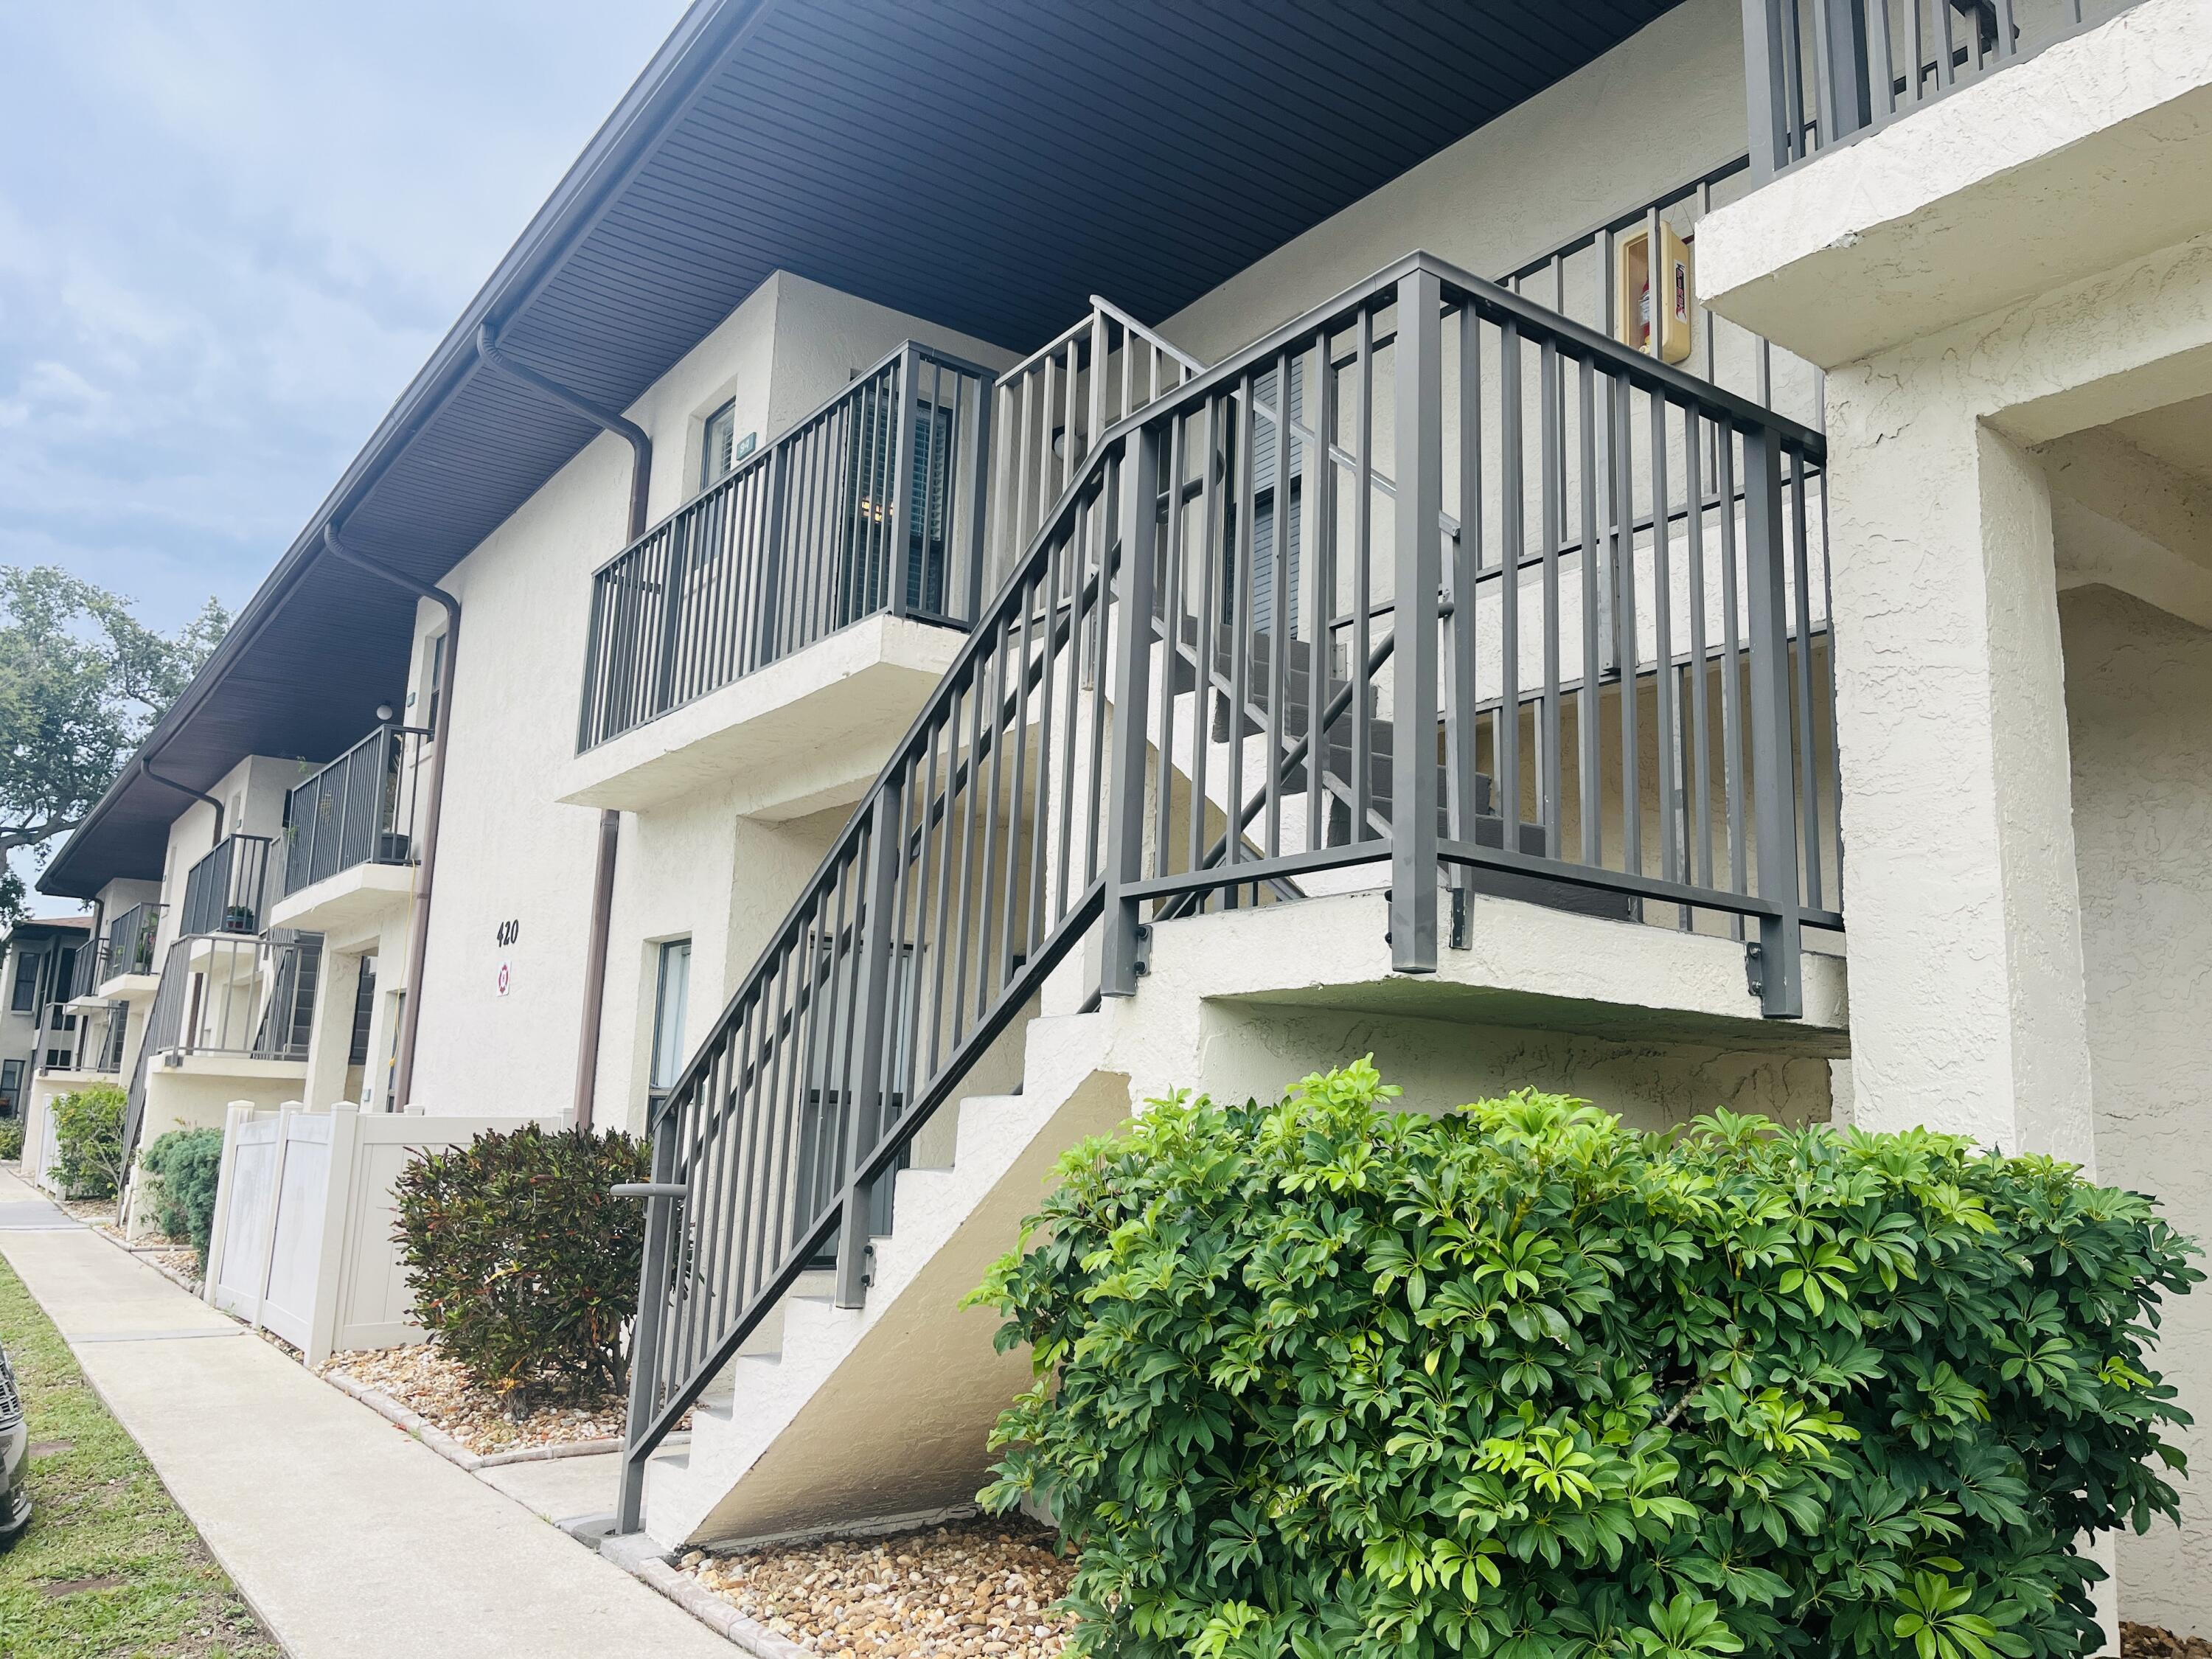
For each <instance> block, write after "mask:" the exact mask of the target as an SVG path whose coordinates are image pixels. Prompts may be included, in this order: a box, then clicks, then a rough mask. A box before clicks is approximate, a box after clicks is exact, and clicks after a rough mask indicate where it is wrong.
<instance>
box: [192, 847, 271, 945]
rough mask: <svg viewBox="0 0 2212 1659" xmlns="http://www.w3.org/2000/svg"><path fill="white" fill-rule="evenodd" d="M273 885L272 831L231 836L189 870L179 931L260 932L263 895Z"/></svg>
mask: <svg viewBox="0 0 2212 1659" xmlns="http://www.w3.org/2000/svg"><path fill="white" fill-rule="evenodd" d="M268 890H269V837H268V836H244V835H230V836H224V837H223V838H222V840H221V841H219V842H216V844H215V848H214V850H213V851H211V852H210V853H209V854H207V855H206V856H205V857H204V858H203V859H201V860H200V861H199V862H198V863H197V864H195V865H194V866H192V867H191V872H190V873H189V874H188V875H186V876H185V905H184V909H183V910H182V912H181V913H180V914H179V916H178V919H177V931H178V932H179V933H258V932H259V931H260V927H261V905H262V901H263V899H264V897H265V896H266V895H267V893H268Z"/></svg>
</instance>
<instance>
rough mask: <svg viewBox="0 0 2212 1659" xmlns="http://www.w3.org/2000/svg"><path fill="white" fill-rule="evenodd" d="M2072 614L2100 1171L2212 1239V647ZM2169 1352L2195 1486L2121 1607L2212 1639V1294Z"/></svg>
mask: <svg viewBox="0 0 2212 1659" xmlns="http://www.w3.org/2000/svg"><path fill="white" fill-rule="evenodd" d="M2060 613H2061V617H2062V620H2063V627H2064V630H2065V645H2066V703H2067V715H2068V720H2069V724H2070V726H2071V735H2072V739H2073V741H2072V750H2073V785H2074V836H2075V852H2076V855H2077V858H2078V860H2079V867H2080V871H2081V945H2082V955H2083V958H2084V961H2085V963H2086V966H2087V977H2088V991H2089V996H2088V1004H2089V1041H2090V1048H2091V1051H2092V1054H2093V1090H2094V1099H2095V1103H2096V1118H2097V1169H2098V1174H2099V1176H2100V1178H2101V1179H2103V1180H2104V1181H2106V1182H2109V1183H2110V1184H2112V1185H2113V1186H2116V1187H2124V1188H2130V1189H2132V1190H2134V1191H2136V1192H2144V1193H2150V1194H2154V1195H2155V1196H2156V1197H2157V1198H2158V1199H2159V1200H2160V1205H2161V1206H2162V1208H2163V1209H2164V1211H2165V1212H2166V1217H2167V1218H2168V1219H2169V1220H2171V1221H2172V1223H2173V1225H2175V1226H2176V1227H2178V1228H2179V1229H2180V1230H2181V1231H2183V1232H2185V1233H2187V1234H2189V1235H2191V1237H2195V1238H2197V1239H2199V1240H2212V1112H2208V1108H2212V1036H2208V1034H2207V1030H2206V1025H2205V1018H2204V1011H2205V1007H2206V1005H2207V1000H2208V997H2212V725H2208V724H2207V722H2206V719H2205V711H2206V710H2207V709H2212V634H2208V633H2206V632H2205V631H2204V630H2203V629H2198V628H2195V627H2192V626H2191V624H2189V623H2185V622H2182V621H2180V620H2179V619H2178V618H2175V617H2170V616H2167V615H2166V614H2165V613H2164V612H2162V611H2155V610H2153V609H2152V608H2151V607H2150V606H2149V605H2145V604H2143V603H2142V601H2141V600H2139V599H2131V598H2130V597H2128V596H2127V595H2125V594H2122V593H2118V592H2114V591H2113V590H2112V589H2111V588H2108V587H2090V588H2084V589H2081V590H2080V591H2078V592H2074V593H2069V594H2068V595H2067V596H2066V598H2065V599H2064V601H2063V604H2062V605H2061V607H2060ZM2158 1357H2159V1360H2160V1367H2161V1369H2162V1370H2164V1371H2165V1373H2166V1378H2167V1380H2168V1381H2169V1382H2172V1383H2174V1384H2176V1385H2177V1386H2178V1387H2179V1389H2180V1391H2181V1402H2180V1403H2181V1404H2182V1406H2183V1407H2185V1408H2186V1409H2187V1410H2189V1411H2190V1412H2191V1413H2194V1414H2195V1416H2196V1418H2197V1426H2196V1427H2194V1428H2193V1429H2188V1430H2184V1431H2180V1432H2179V1434H2178V1435H2176V1436H2174V1438H2175V1439H2176V1440H2177V1441H2178V1442H2179V1444H2180V1445H2181V1447H2182V1449H2184V1450H2185V1451H2186V1452H2187V1453H2188V1455H2189V1461H2190V1466H2191V1478H2190V1479H2189V1480H2185V1481H2182V1482H2180V1483H2179V1486H2180V1490H2181V1492H2182V1506H2183V1524H2182V1526H2181V1527H2180V1528H2178V1529H2177V1528H2175V1527H2173V1526H2172V1524H2171V1523H2169V1522H2160V1523H2159V1524H2158V1525H2157V1526H2155V1527H2154V1528H2153V1529H2152V1530H2151V1531H2150V1532H2149V1533H2148V1534H2142V1535H2138V1534H2134V1533H2123V1534H2120V1537H2119V1571H2120V1611H2121V1613H2122V1614H2123V1615H2124V1617H2127V1618H2129V1619H2133V1620H2140V1621H2142V1622H2145V1623H2148V1624H2153V1625H2160V1626H2164V1627H2165V1628H2166V1629H2168V1630H2171V1631H2173V1632H2177V1633H2179V1634H2181V1635H2185V1636H2208V1635H2212V1296H2208V1295H2206V1294H2205V1293H2204V1292H2203V1291H2202V1290H2201V1289H2200V1291H2198V1292H2197V1294H2196V1295H2193V1296H2191V1297H2186V1298H2185V1299H2184V1300H2182V1301H2180V1302H2179V1303H2177V1304H2174V1305H2172V1306H2171V1307H2170V1308H2168V1309H2167V1310H2166V1322H2165V1328H2164V1333H2163V1335H2162V1338H2161V1340H2160V1344H2159V1349H2158ZM2168 1478H2169V1479H2171V1478H2172V1477H2171V1476H2169V1477H2168Z"/></svg>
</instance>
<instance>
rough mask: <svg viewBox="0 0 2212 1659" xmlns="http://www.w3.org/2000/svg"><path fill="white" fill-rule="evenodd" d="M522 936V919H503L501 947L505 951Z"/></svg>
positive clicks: (501, 924)
mask: <svg viewBox="0 0 2212 1659" xmlns="http://www.w3.org/2000/svg"><path fill="white" fill-rule="evenodd" d="M521 937H522V924H521V923H520V921H502V922H501V923H500V925H499V948H500V949H501V950H502V951H504V950H505V949H507V946H508V945H512V944H513V943H514V941H515V940H516V939H520V938H521Z"/></svg>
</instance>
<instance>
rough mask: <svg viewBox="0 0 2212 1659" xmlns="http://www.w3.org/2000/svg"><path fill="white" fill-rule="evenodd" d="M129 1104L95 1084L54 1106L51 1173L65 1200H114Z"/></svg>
mask: <svg viewBox="0 0 2212 1659" xmlns="http://www.w3.org/2000/svg"><path fill="white" fill-rule="evenodd" d="M128 1108H129V1100H128V1098H127V1097H125V1094H124V1092H123V1091H122V1090H120V1089H118V1088H117V1087H116V1086H115V1085H113V1084H112V1083H94V1084H92V1085H89V1086H88V1087H86V1088H82V1089H78V1090H76V1091H72V1092H70V1093H69V1094H65V1095H64V1096H62V1097H61V1098H60V1099H58V1100H57V1101H55V1102H54V1107H53V1127H54V1170H55V1173H56V1176H57V1177H58V1179H59V1180H60V1182H61V1187H62V1196H63V1197H64V1198H112V1197H114V1196H115V1194H117V1192H118V1191H119V1190H120V1189H121V1188H122V1185H123V1115H124V1113H125V1111H126V1110H127V1109H128Z"/></svg>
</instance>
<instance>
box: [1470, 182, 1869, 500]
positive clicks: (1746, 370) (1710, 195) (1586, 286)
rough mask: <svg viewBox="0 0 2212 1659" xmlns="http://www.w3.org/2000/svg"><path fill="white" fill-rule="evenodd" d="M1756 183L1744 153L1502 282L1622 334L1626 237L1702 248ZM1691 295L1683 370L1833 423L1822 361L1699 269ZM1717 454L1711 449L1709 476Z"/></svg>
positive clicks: (1799, 417)
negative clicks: (1712, 298) (1731, 310)
mask: <svg viewBox="0 0 2212 1659" xmlns="http://www.w3.org/2000/svg"><path fill="white" fill-rule="evenodd" d="M1756 183H1757V180H1756V179H1755V177H1754V175H1753V167H1752V163H1751V158H1750V156H1748V155H1739V156H1737V157H1736V158H1735V160H1734V161H1729V162H1725V163H1723V165H1722V166H1720V167H1715V168H1713V169H1712V170H1711V171H1710V172H1708V173H1703V174H1700V175H1699V177H1697V178H1695V179H1688V180H1686V182H1684V183H1682V184H1680V185H1675V186H1674V188H1673V189H1672V190H1668V191H1662V193H1661V194H1659V195H1658V196H1656V197H1653V198H1652V199H1651V200H1650V201H1649V202H1646V203H1644V204H1643V205H1642V206H1641V207H1636V208H1631V209H1629V210H1626V211H1625V212H1621V213H1617V214H1614V215H1613V216H1611V217H1609V218H1607V220H1605V221H1604V222H1602V223H1601V224H1596V225H1593V226H1591V227H1590V228H1589V229H1587V230H1584V231H1583V232H1581V233H1580V234H1577V235H1574V236H1571V237H1568V238H1567V239H1566V240H1564V241H1562V242H1560V243H1559V245H1558V246H1555V247H1553V248H1551V249H1549V250H1547V252H1543V253H1541V254H1539V255H1538V256H1537V257H1536V258H1533V259H1530V260H1528V261H1526V262H1525V263H1523V264H1521V265H1519V266H1518V267H1516V269H1515V270H1512V271H1510V272H1509V273H1508V274H1506V275H1505V276H1503V277H1501V278H1499V281H1500V282H1502V283H1504V286H1506V287H1507V288H1510V289H1512V290H1513V291H1514V292H1515V293H1516V294H1518V295H1522V297H1523V298H1525V299H1530V300H1534V301H1537V302H1538V303H1539V304H1541V305H1543V306H1545V307H1547V308H1549V309H1550V310H1553V311H1555V312H1557V313H1559V315H1561V316H1562V317H1567V318H1571V319H1573V320H1574V321H1576V322H1578V323H1581V324H1582V325H1584V326H1585V327H1587V328H1591V329H1595V331H1597V332H1599V333H1601V334H1609V335H1611V336H1613V337H1614V338H1615V339H1620V338H1621V337H1622V334H1621V329H1620V319H1621V315H1622V306H1621V298H1622V295H1621V291H1620V280H1621V269H1620V266H1621V262H1620V258H1619V257H1618V256H1619V254H1620V250H1621V248H1622V246H1623V245H1624V244H1625V243H1627V244H1631V245H1632V243H1633V241H1634V240H1635V239H1638V238H1639V237H1640V238H1641V239H1642V241H1643V245H1644V247H1645V248H1646V249H1649V248H1651V247H1655V246H1659V245H1660V243H1661V235H1662V227H1663V228H1665V229H1667V230H1671V231H1672V232H1674V234H1676V235H1678V236H1680V238H1681V239H1682V240H1683V242H1684V244H1685V245H1686V246H1688V247H1690V248H1691V249H1692V252H1694V249H1695V246H1696V242H1697V234H1698V226H1699V223H1701V222H1703V221H1704V219H1705V216H1706V215H1707V214H1709V213H1711V211H1712V210H1713V209H1715V208H1716V207H1720V206H1724V205H1726V204H1728V203H1729V202H1732V201H1734V200H1735V199H1736V198H1738V197H1741V196H1743V195H1746V194H1747V193H1748V192H1749V191H1751V190H1752V189H1753V187H1754V185H1756ZM1690 301H1691V305H1690V310H1691V329H1690V332H1691V340H1690V343H1689V352H1688V355H1687V356H1686V357H1683V358H1682V359H1681V360H1680V363H1679V367H1680V368H1682V370H1683V371H1684V372H1685V373H1686V374H1695V375H1697V376H1698V377H1699V379H1701V380H1705V382H1706V383H1707V384H1708V385H1711V386H1720V387H1722V388H1723V389H1724V390H1727V391H1729V392H1735V394H1736V395H1737V396H1739V397H1744V398H1750V399H1752V400H1753V402H1754V403H1757V404H1759V405H1760V407H1762V408H1765V409H1771V410H1774V411H1775V412H1776V413H1778V414H1782V415H1786V416H1790V418H1791V419H1793V420H1796V421H1798V422H1802V424H1804V425H1806V426H1812V427H1821V428H1823V429H1825V420H1824V416H1823V411H1822V409H1821V402H1822V391H1823V387H1822V381H1821V377H1820V370H1818V369H1817V368H1814V366H1813V365H1812V364H1810V363H1808V362H1805V361H1804V359H1802V357H1799V356H1796V354H1794V353H1792V352H1790V351H1789V350H1787V349H1783V348H1780V347H1778V346H1776V345H1775V344H1774V343H1772V342H1771V341H1770V340H1768V339H1767V338H1766V337H1765V335H1762V334H1756V333H1753V331H1751V330H1749V329H1747V328H1746V327H1744V326H1743V325H1741V323H1738V322H1735V321H1734V320H1732V319H1729V318H1726V317H1723V316H1721V315H1720V314H1719V313H1717V312H1714V311H1711V310H1708V309H1707V308H1706V307H1705V304H1704V303H1703V301H1701V300H1699V298H1698V295H1697V289H1696V285H1695V279H1694V271H1693V273H1692V285H1691V293H1690ZM1639 308H1640V307H1639ZM1713 459H1716V458H1714V457H1712V456H1711V455H1709V456H1708V464H1707V472H1708V474H1709V475H1710V472H1711V462H1712V460H1713Z"/></svg>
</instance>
